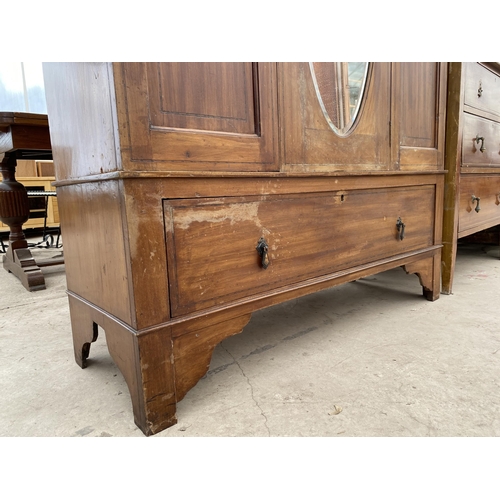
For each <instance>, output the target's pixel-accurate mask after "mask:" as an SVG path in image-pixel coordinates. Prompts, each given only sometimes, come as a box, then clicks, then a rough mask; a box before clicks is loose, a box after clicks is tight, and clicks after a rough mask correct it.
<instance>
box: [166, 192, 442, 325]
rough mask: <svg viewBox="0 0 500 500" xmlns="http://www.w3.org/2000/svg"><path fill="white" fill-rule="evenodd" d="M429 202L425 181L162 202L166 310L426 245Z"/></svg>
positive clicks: (192, 307) (177, 311)
mask: <svg viewBox="0 0 500 500" xmlns="http://www.w3.org/2000/svg"><path fill="white" fill-rule="evenodd" d="M434 207H435V186H434V185H423V186H414V187H405V188H387V189H368V190H355V191H336V192H322V193H316V194H311V195H304V194H300V195H270V196H247V197H243V198H236V197H234V198H233V197H225V198H212V199H210V198H205V199H186V200H164V215H165V226H166V237H167V259H168V276H169V284H170V292H171V295H170V297H171V299H170V300H171V311H172V316H179V315H182V314H186V313H190V312H193V311H197V310H200V309H204V308H207V307H211V306H216V305H221V304H224V303H227V302H230V301H233V300H237V299H241V298H243V297H246V296H249V295H253V294H256V293H259V292H264V291H268V290H272V289H274V288H277V287H282V286H285V285H290V284H292V283H297V282H299V281H302V280H304V279H307V278H312V277H317V276H322V275H325V274H328V273H332V272H336V271H338V270H342V269H347V268H350V267H353V266H359V265H362V264H364V263H370V262H374V261H377V260H378V259H382V258H386V257H390V256H394V255H397V254H400V253H405V252H409V251H412V250H416V249H421V248H425V247H427V246H431V245H433V238H434V210H435V208H434ZM399 218H400V219H401V220H402V222H403V223H404V224H405V231H404V239H402V240H401V238H400V234H401V233H400V232H398V228H397V222H398V219H399ZM261 238H264V239H265V241H266V243H267V245H268V249H269V252H268V257H269V260H270V264H269V266H268V267H267V269H264V268H263V266H262V262H261V257H260V255H259V253H258V251H257V249H256V247H257V245H258V242H259V240H260V239H261Z"/></svg>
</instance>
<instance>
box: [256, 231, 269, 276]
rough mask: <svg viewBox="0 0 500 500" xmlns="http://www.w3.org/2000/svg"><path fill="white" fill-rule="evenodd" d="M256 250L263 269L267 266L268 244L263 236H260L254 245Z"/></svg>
mask: <svg viewBox="0 0 500 500" xmlns="http://www.w3.org/2000/svg"><path fill="white" fill-rule="evenodd" d="M256 250H257V252H258V254H259V255H260V258H261V264H262V267H263V268H264V269H267V267H268V266H269V255H268V252H269V246H268V244H267V241H266V240H265V239H264V238H261V239H260V240H259V241H258V243H257V246H256Z"/></svg>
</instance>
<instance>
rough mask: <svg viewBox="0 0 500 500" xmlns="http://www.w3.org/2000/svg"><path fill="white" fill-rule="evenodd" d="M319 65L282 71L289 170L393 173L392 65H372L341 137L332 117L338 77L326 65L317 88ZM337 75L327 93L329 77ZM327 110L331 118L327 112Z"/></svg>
mask: <svg viewBox="0 0 500 500" xmlns="http://www.w3.org/2000/svg"><path fill="white" fill-rule="evenodd" d="M316 64H317V63H282V64H281V65H280V73H279V74H280V89H281V108H280V109H281V110H282V115H283V129H284V133H283V157H284V163H285V165H284V167H283V168H284V169H285V170H288V171H297V172H303V171H307V172H314V171H323V172H331V171H347V172H350V171H360V170H361V171H366V170H387V169H388V168H389V158H390V148H389V121H390V64H388V63H370V65H369V70H368V74H367V79H366V83H365V86H364V92H363V93H362V96H361V99H362V102H361V104H360V107H359V111H358V114H357V117H356V120H355V123H354V126H353V127H351V128H350V129H349V130H348V132H347V133H346V134H345V135H339V134H338V133H336V132H335V130H334V128H335V127H332V126H331V124H330V121H329V119H328V116H327V115H330V118H331V120H332V121H335V117H334V115H335V113H334V112H332V109H333V106H332V105H331V101H332V99H333V97H335V96H333V97H332V93H333V94H335V93H336V91H338V87H337V88H336V87H335V85H334V83H335V82H334V80H335V77H334V75H335V72H333V71H331V72H330V73H328V71H327V69H328V68H327V67H326V66H325V65H327V64H331V65H335V64H337V63H321V75H316V76H318V80H319V77H321V80H322V81H321V82H318V80H317V81H316V82H315V70H314V65H316ZM328 74H331V75H332V77H331V78H332V85H331V88H330V89H329V88H328V85H327V84H328V81H325V75H328ZM325 110H326V112H325Z"/></svg>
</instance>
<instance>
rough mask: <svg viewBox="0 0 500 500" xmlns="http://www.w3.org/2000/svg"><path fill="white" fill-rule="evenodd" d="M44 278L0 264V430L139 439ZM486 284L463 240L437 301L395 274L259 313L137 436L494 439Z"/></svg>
mask: <svg viewBox="0 0 500 500" xmlns="http://www.w3.org/2000/svg"><path fill="white" fill-rule="evenodd" d="M35 252H39V253H38V254H37V256H39V258H41V257H44V258H45V257H47V256H48V255H51V256H53V255H57V254H59V251H58V250H35ZM44 274H45V276H46V284H47V289H46V290H42V291H37V292H31V293H30V292H27V291H26V290H25V289H24V287H23V286H22V285H21V284H20V282H19V281H18V280H17V278H15V277H14V276H12V275H10V274H7V273H6V272H4V270H3V269H1V268H0V356H1V363H0V436H3V437H6V436H68V437H72V436H75V437H79V436H124V437H125V436H134V437H143V434H142V432H141V431H140V430H139V429H138V428H137V427H136V426H135V424H134V420H133V415H132V407H131V402H130V397H129V393H128V389H127V386H126V384H125V382H124V379H123V377H122V375H121V373H120V372H119V370H118V369H117V368H116V366H115V365H114V363H113V361H112V360H111V358H110V356H109V354H108V352H107V348H106V344H105V338H104V335H102V334H101V335H100V336H99V339H98V340H97V342H96V343H94V344H92V347H91V351H90V360H91V362H90V363H89V367H88V368H86V369H85V370H82V369H80V368H79V367H78V366H77V365H76V363H75V361H74V359H73V348H72V340H71V329H70V319H69V310H68V301H67V297H66V294H65V289H66V281H65V270H64V266H56V267H52V268H44ZM499 285H500V260H499V249H498V247H495V246H485V245H477V244H476V245H465V246H460V247H459V252H458V257H457V264H456V274H455V281H454V294H453V295H450V296H446V295H441V297H440V299H439V300H437V301H436V302H427V301H426V300H425V299H424V298H423V297H422V296H421V287H420V285H419V282H418V278H417V277H416V276H414V275H406V274H405V272H404V271H403V270H402V269H394V270H391V271H388V272H385V273H381V274H379V275H375V276H372V277H369V278H367V279H362V280H360V281H357V282H354V283H349V284H345V285H342V286H339V287H335V288H332V289H329V290H325V291H323V292H319V293H316V294H313V295H310V296H306V297H303V298H301V299H297V300H293V301H291V302H287V303H284V304H281V305H278V306H275V307H272V308H269V309H265V310H262V311H259V312H257V313H255V314H254V315H253V316H252V319H251V321H250V323H249V324H248V325H247V327H246V328H245V329H244V331H243V333H241V334H239V335H236V336H234V337H231V338H228V339H226V340H225V341H224V342H222V343H221V344H220V345H219V346H218V347H217V348H216V350H215V352H214V356H213V359H212V363H211V366H210V371H209V373H208V374H207V375H206V377H204V378H203V379H202V380H201V381H200V382H199V383H198V384H197V386H196V387H194V388H193V389H192V390H191V391H190V392H189V393H188V394H187V396H186V397H185V398H184V400H183V401H181V402H180V403H179V404H178V407H177V416H178V424H177V425H175V426H173V427H171V428H169V429H167V430H165V431H163V432H161V433H159V434H157V435H156V436H154V437H151V438H149V439H150V440H151V439H155V438H158V437H171V436H323V437H327V436H333V437H335V436H342V437H346V436H365V437H367V436H498V435H500V400H499V397H498V396H499V392H500V314H499V305H500V286H499Z"/></svg>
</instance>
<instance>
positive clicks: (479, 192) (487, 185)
mask: <svg viewBox="0 0 500 500" xmlns="http://www.w3.org/2000/svg"><path fill="white" fill-rule="evenodd" d="M476 198H479V201H478V200H477V199H476ZM478 205H479V211H477V208H478ZM499 223H500V174H499V175H462V176H461V178H460V207H459V219H458V233H459V234H458V236H459V237H462V236H467V235H468V234H472V233H474V232H476V231H480V230H482V229H486V228H487V227H491V226H494V225H496V224H499Z"/></svg>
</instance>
